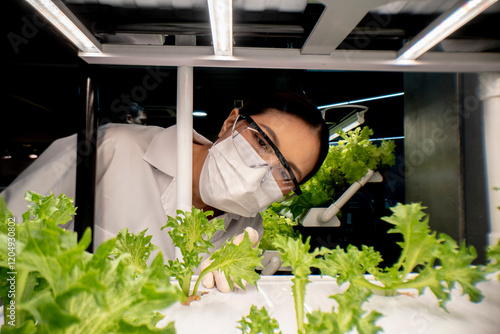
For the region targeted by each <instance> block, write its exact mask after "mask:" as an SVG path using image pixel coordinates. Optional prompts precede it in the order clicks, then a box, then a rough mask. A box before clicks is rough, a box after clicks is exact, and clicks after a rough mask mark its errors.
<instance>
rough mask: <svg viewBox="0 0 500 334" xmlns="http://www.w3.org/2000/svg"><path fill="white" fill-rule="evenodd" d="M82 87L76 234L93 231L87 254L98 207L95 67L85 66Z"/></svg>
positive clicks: (91, 249)
mask: <svg viewBox="0 0 500 334" xmlns="http://www.w3.org/2000/svg"><path fill="white" fill-rule="evenodd" d="M82 72H83V73H82V79H81V85H80V108H79V110H78V111H79V112H80V115H81V117H80V119H81V121H80V122H81V123H80V124H81V130H80V131H79V132H78V134H77V166H76V194H75V205H76V207H77V215H76V216H75V231H76V232H77V233H78V238H81V237H82V235H83V233H84V232H85V230H86V229H87V228H90V229H91V230H92V242H91V243H90V245H89V247H88V249H87V250H88V251H89V252H92V251H93V241H94V207H95V203H94V200H95V175H96V156H97V154H96V153H97V145H96V144H97V118H96V116H95V109H96V105H97V101H96V100H97V94H96V85H95V83H94V75H93V74H95V71H94V68H93V67H91V66H89V65H86V64H84V65H82Z"/></svg>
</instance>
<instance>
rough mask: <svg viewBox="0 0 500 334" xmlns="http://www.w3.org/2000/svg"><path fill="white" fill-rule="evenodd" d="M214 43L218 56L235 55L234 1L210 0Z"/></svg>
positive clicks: (209, 9) (209, 12) (209, 8)
mask: <svg viewBox="0 0 500 334" xmlns="http://www.w3.org/2000/svg"><path fill="white" fill-rule="evenodd" d="M208 14H209V15H210V28H211V29H212V43H213V45H214V54H215V55H216V56H232V55H233V1H232V0H208Z"/></svg>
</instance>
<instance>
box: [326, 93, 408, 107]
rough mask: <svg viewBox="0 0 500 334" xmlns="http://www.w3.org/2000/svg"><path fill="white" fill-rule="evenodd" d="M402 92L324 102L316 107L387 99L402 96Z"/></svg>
mask: <svg viewBox="0 0 500 334" xmlns="http://www.w3.org/2000/svg"><path fill="white" fill-rule="evenodd" d="M404 94H405V93H404V92H399V93H394V94H387V95H380V96H374V97H367V98H365V99H359V100H352V101H346V102H339V103H334V104H326V105H324V106H319V107H318V109H326V108H331V107H337V106H343V105H347V104H354V103H360V102H368V101H375V100H382V99H388V98H391V97H397V96H402V95H404Z"/></svg>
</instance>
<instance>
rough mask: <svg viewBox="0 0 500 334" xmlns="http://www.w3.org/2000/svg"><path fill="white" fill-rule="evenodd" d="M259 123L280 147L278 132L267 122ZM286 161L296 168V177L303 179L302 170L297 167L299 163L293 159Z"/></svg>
mask: <svg viewBox="0 0 500 334" xmlns="http://www.w3.org/2000/svg"><path fill="white" fill-rule="evenodd" d="M258 125H259V126H260V127H261V128H264V129H265V130H266V134H267V136H268V137H270V138H271V140H272V141H273V143H274V145H276V147H278V148H279V140H278V136H276V133H274V131H273V129H271V128H270V127H268V126H267V125H265V124H258ZM285 159H286V158H285ZM286 162H288V164H289V165H290V167H291V168H292V169H293V170H294V171H293V173H294V174H295V178H297V179H298V180H302V172H301V171H300V169H298V168H297V165H296V164H295V163H294V162H293V161H288V160H287V161H286Z"/></svg>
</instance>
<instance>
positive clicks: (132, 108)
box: [124, 102, 147, 118]
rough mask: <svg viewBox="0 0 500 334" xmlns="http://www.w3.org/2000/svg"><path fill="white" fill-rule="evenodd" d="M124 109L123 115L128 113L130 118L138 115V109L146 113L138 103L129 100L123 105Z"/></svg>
mask: <svg viewBox="0 0 500 334" xmlns="http://www.w3.org/2000/svg"><path fill="white" fill-rule="evenodd" d="M124 110H125V111H126V113H125V115H127V114H128V115H130V116H132V118H136V117H137V116H139V111H142V112H143V113H145V114H147V112H146V109H144V108H143V107H141V106H140V105H139V104H137V103H135V102H129V103H127V104H126V105H125V107H124Z"/></svg>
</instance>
